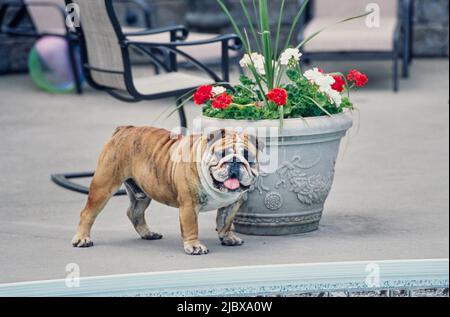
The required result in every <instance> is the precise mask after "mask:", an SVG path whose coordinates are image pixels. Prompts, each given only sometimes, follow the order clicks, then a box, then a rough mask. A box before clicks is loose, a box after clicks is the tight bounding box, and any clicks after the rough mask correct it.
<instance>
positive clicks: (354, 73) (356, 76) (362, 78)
mask: <svg viewBox="0 0 450 317" xmlns="http://www.w3.org/2000/svg"><path fill="white" fill-rule="evenodd" d="M347 79H348V81H352V82H354V83H355V85H356V87H364V86H365V85H366V84H367V83H368V82H369V78H368V77H367V75H365V74H363V73H361V72H360V71H358V70H356V69H352V70H351V71H350V73H349V74H348V76H347Z"/></svg>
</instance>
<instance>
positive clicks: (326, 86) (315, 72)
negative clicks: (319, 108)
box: [303, 68, 342, 107]
mask: <svg viewBox="0 0 450 317" xmlns="http://www.w3.org/2000/svg"><path fill="white" fill-rule="evenodd" d="M303 76H305V78H306V79H308V80H309V81H311V82H313V83H314V84H316V85H317V86H319V91H320V92H323V93H325V94H327V95H328V97H330V100H331V101H332V102H333V103H334V104H335V105H336V106H338V107H339V106H340V105H341V103H342V95H341V93H340V92H339V91H336V90H334V89H333V88H331V86H332V85H333V84H334V83H335V82H336V80H335V79H334V78H333V76H330V75H328V74H324V73H322V72H321V71H320V70H319V69H318V68H314V69H312V70H308V71H306V72H305V74H304V75H303Z"/></svg>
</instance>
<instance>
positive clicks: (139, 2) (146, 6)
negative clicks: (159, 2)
mask: <svg viewBox="0 0 450 317" xmlns="http://www.w3.org/2000/svg"><path fill="white" fill-rule="evenodd" d="M113 1H114V2H118V3H129V4H131V5H133V6H135V7H137V8H138V9H139V10H142V12H143V13H144V17H145V24H146V25H145V26H146V27H147V28H151V27H152V6H151V5H150V3H147V2H145V1H143V0H113Z"/></svg>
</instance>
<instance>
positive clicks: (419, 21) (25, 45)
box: [0, 0, 449, 74]
mask: <svg viewBox="0 0 450 317" xmlns="http://www.w3.org/2000/svg"><path fill="white" fill-rule="evenodd" d="M4 1H6V0H0V4H1V3H2V2H4ZM146 1H147V2H149V3H150V4H151V5H152V6H153V20H154V24H155V26H163V25H170V24H188V25H189V24H191V27H192V26H193V25H192V24H198V20H200V19H201V17H204V16H205V15H207V14H208V11H209V12H213V13H214V12H215V13H217V12H218V11H220V9H219V8H218V7H217V6H214V4H212V3H213V2H214V0H146ZM193 1H197V2H198V7H197V15H194V16H192V12H191V14H188V12H189V11H192V2H193ZM279 1H280V0H271V1H270V5H271V6H274V7H278V5H279ZM374 1H375V2H376V0H374ZM202 2H203V3H202ZM228 3H229V5H230V8H231V11H232V13H233V14H234V15H236V17H237V20H238V21H240V22H243V21H244V16H243V13H242V10H241V9H240V7H239V0H228ZM286 3H287V9H286V13H287V14H288V18H287V19H285V21H286V23H285V24H284V25H283V38H285V37H286V36H287V34H286V33H287V30H288V28H289V26H288V23H289V21H290V20H291V19H292V16H294V15H295V11H296V3H297V1H296V0H287V2H286ZM448 10H449V1H448V0H415V15H414V55H415V56H419V57H420V56H427V57H429V56H433V57H434V56H436V57H438V56H439V57H442V56H448V53H449V11H448ZM186 17H187V18H186ZM212 20H214V18H213V19H212ZM196 22H197V23H196ZM25 23H29V21H28V22H25ZM275 23H276V21H272V24H273V25H274V24H275ZM197 26H198V25H197ZM199 27H201V26H199ZM221 30H222V31H223V32H228V31H231V28H229V27H225V28H221ZM33 42H34V39H30V38H11V37H7V36H4V35H1V34H0V74H1V73H6V72H17V71H26V69H27V67H26V64H27V56H28V52H29V50H30V48H31V46H32V44H33Z"/></svg>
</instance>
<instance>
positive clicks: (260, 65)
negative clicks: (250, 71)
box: [239, 53, 266, 75]
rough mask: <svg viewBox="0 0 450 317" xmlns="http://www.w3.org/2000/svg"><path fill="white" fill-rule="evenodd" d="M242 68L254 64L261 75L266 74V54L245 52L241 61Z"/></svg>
mask: <svg viewBox="0 0 450 317" xmlns="http://www.w3.org/2000/svg"><path fill="white" fill-rule="evenodd" d="M239 64H240V65H241V67H242V68H245V67H249V66H251V65H253V66H254V67H255V68H256V71H257V72H258V74H260V75H265V74H266V69H265V67H264V66H265V59H264V56H262V55H261V54H258V53H252V54H251V55H248V54H245V55H244V58H242V59H241V61H240V62H239Z"/></svg>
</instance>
